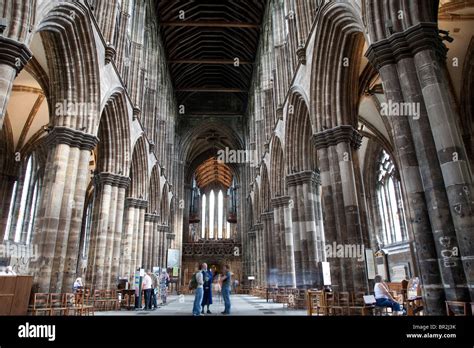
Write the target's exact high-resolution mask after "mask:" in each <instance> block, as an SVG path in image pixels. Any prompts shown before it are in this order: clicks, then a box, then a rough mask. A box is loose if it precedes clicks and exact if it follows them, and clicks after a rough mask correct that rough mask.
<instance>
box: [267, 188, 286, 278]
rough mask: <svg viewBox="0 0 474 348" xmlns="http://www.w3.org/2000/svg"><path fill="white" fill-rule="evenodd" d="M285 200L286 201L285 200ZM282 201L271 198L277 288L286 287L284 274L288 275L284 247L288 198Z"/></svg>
mask: <svg viewBox="0 0 474 348" xmlns="http://www.w3.org/2000/svg"><path fill="white" fill-rule="evenodd" d="M285 198H286V199H285ZM285 198H284V199H282V198H281V197H277V198H273V199H272V200H271V204H272V207H273V221H274V222H273V226H274V229H275V230H274V232H273V233H274V235H275V245H274V246H272V248H273V251H272V252H274V253H275V268H276V269H277V272H278V273H277V274H278V278H277V284H278V285H279V286H286V285H287V284H285V274H287V273H288V270H287V267H286V266H287V261H286V245H285V216H284V215H285V214H284V208H285V206H287V205H288V200H289V198H288V197H285Z"/></svg>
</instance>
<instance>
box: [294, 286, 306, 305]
mask: <svg viewBox="0 0 474 348" xmlns="http://www.w3.org/2000/svg"><path fill="white" fill-rule="evenodd" d="M306 296H307V293H306V290H303V289H297V290H296V291H295V307H296V309H306V305H307V303H308V300H307V299H306Z"/></svg>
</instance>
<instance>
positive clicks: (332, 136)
mask: <svg viewBox="0 0 474 348" xmlns="http://www.w3.org/2000/svg"><path fill="white" fill-rule="evenodd" d="M340 143H348V144H350V145H351V146H352V147H353V148H354V149H356V150H357V149H359V148H360V146H361V144H362V135H360V133H359V132H358V131H357V129H355V128H354V127H352V126H338V127H335V128H332V129H328V130H325V131H322V132H319V133H317V134H315V135H313V144H314V146H315V147H316V149H317V150H319V149H325V148H328V147H330V146H336V145H337V144H340Z"/></svg>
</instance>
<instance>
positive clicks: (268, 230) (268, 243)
mask: <svg viewBox="0 0 474 348" xmlns="http://www.w3.org/2000/svg"><path fill="white" fill-rule="evenodd" d="M273 221H274V217H273V211H270V212H265V213H263V214H262V223H263V240H264V254H265V259H264V262H265V266H266V275H265V277H266V279H267V284H268V285H269V286H270V285H275V284H277V282H278V279H276V278H275V276H276V275H277V273H276V272H277V269H276V266H275V263H276V257H275V241H274V239H275V238H274V235H273V233H274V232H273V231H274V228H273V227H274V225H273Z"/></svg>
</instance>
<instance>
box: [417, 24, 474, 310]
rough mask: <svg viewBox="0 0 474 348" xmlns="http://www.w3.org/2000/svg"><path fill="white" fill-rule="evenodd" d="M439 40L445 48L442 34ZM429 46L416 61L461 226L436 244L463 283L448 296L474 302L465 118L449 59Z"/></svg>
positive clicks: (472, 205) (473, 188)
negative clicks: (455, 100) (458, 106)
mask: <svg viewBox="0 0 474 348" xmlns="http://www.w3.org/2000/svg"><path fill="white" fill-rule="evenodd" d="M420 30H421V29H420ZM433 35H438V32H437V31H435V32H434V33H433ZM436 38H437V39H438V43H439V44H440V45H442V46H443V47H444V44H443V43H442V42H441V40H440V38H439V36H436ZM420 45H422V44H421V43H420ZM423 48H424V49H420V51H418V52H416V54H415V56H414V62H415V67H416V72H417V75H418V81H419V83H420V87H421V91H422V94H423V98H424V102H425V106H426V111H427V113H428V118H429V124H430V125H431V132H432V134H433V139H434V143H435V147H436V151H437V153H438V160H439V164H440V167H441V174H442V177H443V179H444V186H445V190H446V194H445V195H444V196H447V201H448V204H449V207H448V208H449V211H450V213H451V218H452V221H453V223H454V228H455V233H452V230H450V229H449V228H446V233H445V234H444V235H437V236H436V239H435V242H436V243H437V245H438V248H439V250H440V253H441V255H442V260H443V263H442V270H443V269H445V268H448V269H449V271H451V272H450V274H451V276H452V277H453V280H454V281H453V283H454V284H456V287H457V289H450V290H449V291H448V290H446V289H445V292H446V297H447V298H448V299H450V300H461V301H463V300H468V299H469V295H468V292H469V294H470V299H471V301H472V300H474V266H473V262H472V260H473V259H474V244H473V242H472V239H473V238H472V236H473V231H474V214H473V212H474V200H473V199H472V195H473V194H474V185H473V180H472V172H471V168H470V164H469V160H468V158H467V152H466V148H465V145H464V142H463V139H462V136H461V132H460V129H459V125H458V124H457V122H459V121H458V120H460V116H459V113H458V110H457V109H456V108H455V107H454V106H453V104H452V103H451V98H452V95H451V94H452V89H451V88H450V82H449V80H448V79H447V73H446V71H445V70H446V66H445V64H446V58H445V56H443V57H440V56H439V55H438V54H437V52H436V48H435V47H428V46H425V45H423ZM457 250H459V253H457ZM459 254H460V256H461V260H459V256H458V255H459ZM460 261H461V262H460ZM461 266H463V267H464V274H462V272H461V270H460V268H461ZM465 282H466V283H465ZM464 284H466V285H464Z"/></svg>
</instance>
